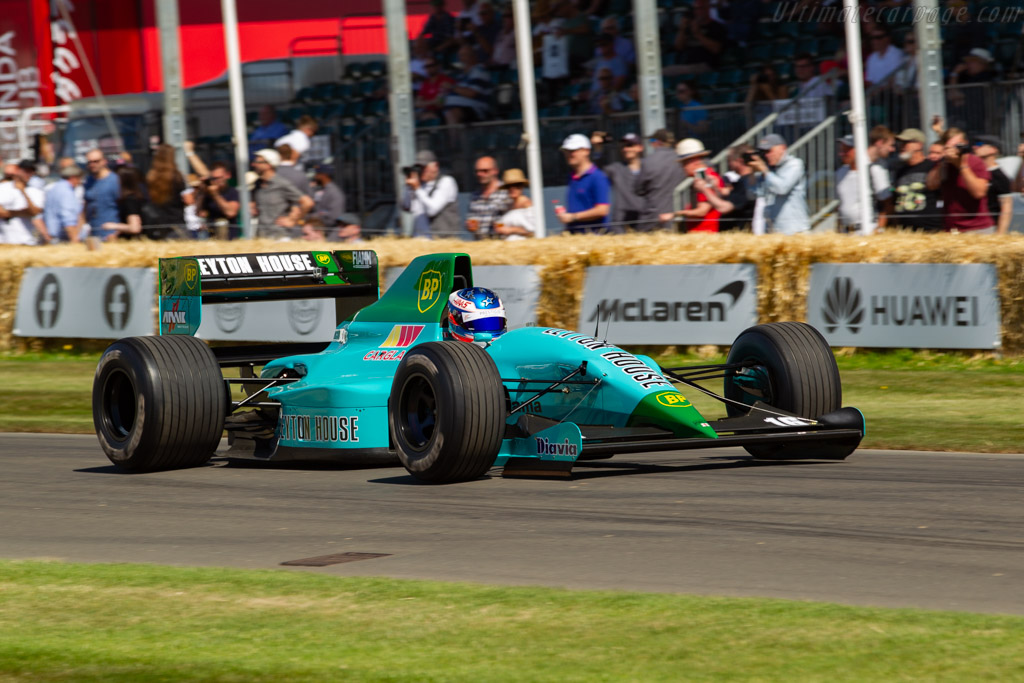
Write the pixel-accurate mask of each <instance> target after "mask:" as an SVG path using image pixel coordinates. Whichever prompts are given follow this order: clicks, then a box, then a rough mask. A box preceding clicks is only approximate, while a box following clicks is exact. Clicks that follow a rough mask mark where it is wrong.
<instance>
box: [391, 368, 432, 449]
mask: <svg viewBox="0 0 1024 683" xmlns="http://www.w3.org/2000/svg"><path fill="white" fill-rule="evenodd" d="M399 406H400V410H399V413H398V419H399V423H400V424H399V429H400V430H401V432H402V437H403V439H404V440H405V443H406V444H407V445H408V446H409V447H410V448H412V449H413V450H415V451H424V450H426V449H427V447H428V446H429V445H430V441H431V439H433V437H434V428H435V427H436V426H437V397H436V395H435V394H434V388H433V387H432V386H431V385H430V382H429V381H428V380H427V378H426V377H424V376H423V375H413V376H411V377H409V378H408V379H407V380H406V381H405V386H403V387H402V395H401V398H400V400H399Z"/></svg>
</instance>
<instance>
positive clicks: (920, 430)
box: [0, 351, 1024, 453]
mask: <svg viewBox="0 0 1024 683" xmlns="http://www.w3.org/2000/svg"><path fill="white" fill-rule="evenodd" d="M98 360H99V355H98V354H94V355H74V356H70V357H67V358H63V357H61V356H60V355H58V354H37V355H34V356H0V377H2V378H3V393H2V395H0V431H26V432H67V433H83V434H87V433H92V431H93V424H92V409H91V404H90V402H91V396H92V378H93V373H94V372H95V368H96V362H97V361H98ZM657 360H658V361H659V362H660V363H661V364H662V365H663V366H666V367H670V366H674V365H686V364H690V365H693V364H704V363H721V362H724V361H725V358H724V357H722V356H717V357H711V358H704V359H699V358H696V357H694V356H665V357H660V358H658V359H657ZM837 360H838V362H839V368H840V372H841V373H842V379H843V403H844V404H845V405H851V406H856V407H857V408H860V410H861V411H862V412H863V413H864V415H865V418H866V419H867V424H868V435H867V438H866V439H865V440H864V442H863V444H862V446H863V447H865V448H895V449H911V450H950V451H969V452H982V453H1015V452H1019V451H1020V448H1021V444H1022V443H1024V421H1021V419H1020V415H1019V408H1018V405H1019V402H1020V396H1021V395H1022V394H1024V359H1020V358H1008V359H999V358H994V357H992V356H990V355H978V356H968V355H965V354H935V353H926V352H910V351H893V352H888V353H870V352H869V353H864V352H857V353H854V354H846V353H842V352H840V353H839V357H838V359H837ZM706 386H707V387H708V388H709V389H711V390H713V391H721V383H720V382H712V383H707V385H706ZM683 393H684V394H685V395H686V396H687V398H689V399H690V400H691V401H693V402H694V405H696V406H697V408H698V409H699V410H701V412H702V413H704V414H705V416H706V417H707V418H709V419H715V418H717V417H721V416H723V415H724V414H725V411H724V408H723V406H722V404H721V403H719V402H717V401H715V400H713V399H710V398H707V397H705V396H702V395H700V394H699V392H695V391H691V390H687V389H685V387H684V388H683ZM940 425H941V429H939V428H937V427H939V426H940Z"/></svg>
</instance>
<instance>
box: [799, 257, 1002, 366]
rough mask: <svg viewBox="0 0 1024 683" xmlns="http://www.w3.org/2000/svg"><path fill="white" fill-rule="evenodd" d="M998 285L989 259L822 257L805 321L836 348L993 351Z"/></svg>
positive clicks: (997, 338) (813, 269) (997, 325)
mask: <svg viewBox="0 0 1024 683" xmlns="http://www.w3.org/2000/svg"><path fill="white" fill-rule="evenodd" d="M996 286H997V278H996V269H995V266H993V265H990V264H962V265H961V264H952V263H935V264H926V263H864V264H852V263H816V264H814V265H812V266H811V281H810V288H809V290H808V293H807V322H809V323H810V324H812V325H814V326H815V327H817V328H818V329H819V330H820V331H821V333H822V334H823V335H825V338H826V339H827V340H828V342H829V343H830V344H831V345H832V346H863V347H887V348H892V347H896V348H925V349H991V348H993V347H998V346H999V345H1000V336H999V335H1000V332H999V330H1000V321H999V296H998V292H997V289H996Z"/></svg>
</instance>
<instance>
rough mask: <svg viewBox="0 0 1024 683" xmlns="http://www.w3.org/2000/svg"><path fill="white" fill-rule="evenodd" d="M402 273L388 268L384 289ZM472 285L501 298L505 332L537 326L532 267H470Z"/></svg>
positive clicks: (537, 276) (535, 279)
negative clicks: (506, 323) (471, 268)
mask: <svg viewBox="0 0 1024 683" xmlns="http://www.w3.org/2000/svg"><path fill="white" fill-rule="evenodd" d="M403 270H405V269H404V268H388V270H387V273H386V274H385V282H386V283H387V286H388V287H390V286H391V285H393V284H394V283H395V281H396V280H397V279H398V276H399V275H401V274H402V271H403ZM473 284H474V285H476V286H477V287H486V288H487V289H491V290H494V291H495V292H496V293H497V294H498V296H499V297H501V303H503V304H504V305H505V314H506V315H507V316H508V326H509V329H515V328H518V327H526V326H527V325H536V324H537V300H538V299H539V298H540V273H539V272H538V270H537V268H536V267H535V266H473ZM445 303H447V297H446V299H445Z"/></svg>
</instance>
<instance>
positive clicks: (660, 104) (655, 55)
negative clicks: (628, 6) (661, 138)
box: [633, 0, 665, 151]
mask: <svg viewBox="0 0 1024 683" xmlns="http://www.w3.org/2000/svg"><path fill="white" fill-rule="evenodd" d="M633 14H634V16H635V19H636V20H635V23H634V26H635V28H636V67H637V74H636V80H637V83H638V84H639V86H640V131H639V132H640V135H641V136H644V137H646V136H648V135H650V134H651V133H653V132H654V131H656V130H658V129H659V128H664V127H665V95H664V93H663V91H662V87H661V45H660V43H659V42H658V10H657V8H656V7H655V4H654V0H633ZM648 144H649V143H648ZM648 151H649V150H648Z"/></svg>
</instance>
